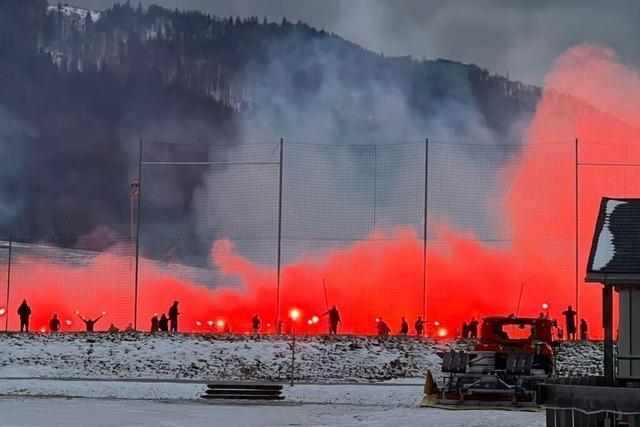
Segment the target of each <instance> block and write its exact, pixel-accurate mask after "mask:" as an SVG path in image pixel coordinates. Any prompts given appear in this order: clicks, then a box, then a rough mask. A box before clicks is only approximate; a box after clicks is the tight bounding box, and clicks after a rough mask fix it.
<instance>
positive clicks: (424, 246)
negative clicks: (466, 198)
mask: <svg viewBox="0 0 640 427" xmlns="http://www.w3.org/2000/svg"><path fill="white" fill-rule="evenodd" d="M428 202H429V139H428V138H427V139H425V140H424V224H423V230H422V256H423V260H422V321H423V322H426V320H427V227H428V224H429V223H428V219H427V218H428V208H429V203H428ZM423 334H424V332H423Z"/></svg>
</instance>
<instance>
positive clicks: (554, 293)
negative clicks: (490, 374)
mask: <svg viewBox="0 0 640 427" xmlns="http://www.w3.org/2000/svg"><path fill="white" fill-rule="evenodd" d="M639 100H640V79H639V78H638V75H637V73H636V72H635V71H632V70H630V69H628V68H626V67H625V66H624V65H622V64H620V63H619V62H618V60H617V58H616V57H615V55H614V54H613V52H611V51H610V50H608V49H606V48H602V47H598V46H593V45H583V46H578V47H575V48H572V49H570V50H569V51H567V52H566V53H564V54H563V55H562V56H560V57H559V58H558V59H557V61H556V62H555V64H554V66H553V68H552V71H551V72H550V74H549V76H548V77H547V80H546V84H545V90H544V93H543V96H542V99H541V101H540V103H539V105H538V107H537V110H536V114H535V117H534V119H533V121H532V123H531V125H530V128H529V130H528V132H527V135H526V140H525V144H524V147H523V149H522V151H521V152H520V153H519V154H518V155H517V156H515V157H514V158H513V159H511V161H509V162H508V163H507V164H506V166H505V167H504V170H503V173H502V174H501V175H500V176H501V178H502V180H504V181H505V186H506V188H508V190H507V191H506V193H505V195H504V199H503V206H504V208H505V209H504V210H505V212H506V215H505V217H506V218H507V220H508V223H509V226H510V227H509V229H510V233H511V238H510V239H509V240H508V242H507V243H504V244H491V245H489V244H483V243H481V242H480V241H478V240H476V239H475V238H474V236H473V235H471V234H469V233H468V232H463V231H459V230H456V229H454V228H453V227H451V226H448V225H446V224H445V222H446V219H440V218H431V219H430V222H431V224H434V223H436V224H438V225H437V226H436V227H435V229H436V235H435V236H430V237H431V239H432V240H431V241H430V244H429V255H428V271H427V276H428V285H427V298H426V307H427V319H428V320H430V321H431V322H432V324H431V325H432V327H433V324H434V323H435V321H439V322H440V323H441V324H442V325H443V326H444V327H446V328H447V329H448V330H449V331H454V330H455V329H457V328H458V325H459V324H460V323H461V322H462V321H463V320H468V319H470V317H471V316H483V315H490V314H508V313H510V312H515V311H517V310H518V309H519V313H520V314H522V315H532V316H535V315H537V314H538V313H539V312H540V311H542V310H541V305H542V303H548V304H549V305H550V310H551V314H552V315H553V316H559V315H560V311H561V310H563V309H564V308H565V307H566V306H567V305H568V304H573V305H574V306H575V283H574V280H575V279H574V274H575V270H574V253H575V252H574V251H575V240H574V236H575V144H574V143H573V140H574V138H577V139H578V140H579V141H580V142H579V145H578V153H579V159H580V162H581V163H584V164H593V163H608V164H620V163H638V160H639V159H640V150H638V148H637V145H638V144H637V142H636V140H637V136H638V134H639V132H638V130H639V126H640V102H638V101H639ZM638 178H640V171H638V168H621V167H614V166H593V165H585V166H581V167H580V170H579V189H580V192H579V194H580V199H579V212H580V216H579V224H580V229H579V236H580V240H579V266H578V274H579V278H580V285H579V290H580V299H579V309H580V313H579V315H580V317H584V318H586V319H587V320H588V321H589V322H590V324H591V332H592V336H600V335H601V334H600V332H599V319H600V293H599V292H600V290H599V287H598V286H596V285H585V284H584V283H583V282H582V278H583V277H584V274H585V264H586V258H587V255H588V248H589V245H590V242H591V236H592V233H593V229H594V223H595V214H596V212H597V206H598V202H599V200H600V197H602V196H605V195H606V196H625V197H633V196H640V194H639V193H640V191H639V190H640V189H638V188H637V186H636V185H633V184H634V183H636V182H639V181H638ZM378 233H381V232H378ZM382 234H384V233H382ZM382 234H380V235H372V236H371V237H374V239H370V240H365V241H361V242H357V243H355V244H353V245H351V246H349V247H346V248H341V249H335V250H331V251H328V252H327V253H325V254H323V255H322V256H320V257H318V256H317V255H316V256H304V255H303V256H302V257H301V259H300V260H299V261H297V262H295V263H293V264H289V265H284V266H283V269H282V285H281V293H280V295H281V296H280V307H281V316H282V317H283V318H286V317H287V312H288V311H289V310H290V309H291V308H293V307H295V308H298V309H300V311H301V313H302V319H301V320H300V322H299V323H300V325H299V326H298V327H297V328H298V330H299V331H301V332H324V331H325V330H326V320H323V322H321V323H320V324H319V325H311V326H310V325H307V319H309V318H311V317H312V316H314V315H319V314H321V313H322V312H324V311H325V310H326V309H327V306H326V302H325V292H324V289H323V284H322V279H323V278H324V279H325V282H326V288H327V299H328V303H329V305H332V304H335V305H337V306H338V308H339V309H340V310H341V312H342V317H343V325H342V331H344V332H354V333H374V331H375V318H376V317H379V316H384V317H385V319H386V320H387V321H388V322H389V323H390V325H391V327H392V329H394V330H397V328H398V327H399V322H400V317H401V316H406V317H407V319H408V321H409V322H410V323H413V320H414V319H415V318H416V317H417V316H418V315H421V314H422V306H423V290H422V289H423V286H422V283H423V262H422V260H423V247H422V241H421V240H420V239H419V238H417V233H416V231H415V230H412V229H398V230H394V231H390V232H388V233H386V234H384V235H382ZM378 237H393V239H378ZM115 253H116V252H115V251H106V252H104V253H102V254H100V255H98V256H97V257H95V259H93V260H92V261H90V262H89V263H88V265H84V266H80V267H68V266H67V267H63V266H61V265H59V264H54V263H50V264H47V263H43V262H37V263H36V262H34V261H30V260H29V259H26V258H18V260H17V261H16V266H15V268H14V270H15V271H16V273H14V283H15V284H16V285H15V288H16V289H18V290H19V291H16V293H14V294H12V295H11V301H10V303H9V309H10V312H9V313H10V315H11V322H10V325H9V326H10V328H11V329H13V328H16V327H17V326H18V323H17V317H16V315H15V309H16V308H17V305H18V304H19V302H20V301H21V300H22V298H27V299H28V300H29V302H30V304H31V306H32V308H33V309H34V316H33V322H32V323H33V327H34V328H36V329H39V328H40V327H42V326H45V325H46V323H47V321H48V319H49V316H50V314H51V313H52V312H57V313H58V314H59V316H60V317H61V319H62V320H63V329H65V325H64V321H65V320H67V319H70V320H73V322H74V324H73V325H72V326H71V327H66V329H77V328H78V327H79V326H81V325H80V324H79V322H78V319H77V318H76V317H75V314H74V313H75V311H76V310H80V312H81V313H82V314H83V315H85V316H95V315H97V314H98V313H100V312H102V311H106V312H107V315H106V316H105V319H103V320H102V321H101V323H100V324H99V325H98V326H99V327H98V328H97V329H106V327H108V325H109V323H111V322H114V323H116V324H117V325H118V326H120V327H123V326H125V325H126V324H127V323H129V322H132V321H133V319H132V313H133V291H134V290H133V287H132V285H131V283H132V280H131V279H132V277H133V272H132V270H131V269H130V261H129V258H126V257H119V256H117V255H116V254H115ZM211 260H212V263H213V264H214V265H215V266H216V267H217V268H218V270H219V271H221V272H222V273H223V274H224V276H226V277H228V278H229V280H230V282H229V283H228V284H226V285H225V284H224V283H222V284H220V286H219V287H218V288H217V289H215V290H211V289H208V288H206V287H203V286H200V285H197V284H194V283H189V282H187V281H184V280H180V279H177V278H175V277H174V276H172V275H171V274H169V273H168V271H167V270H165V269H164V268H163V267H161V266H158V265H156V264H154V263H152V262H151V261H147V260H144V259H143V260H142V261H141V275H140V277H141V282H140V293H139V306H138V307H139V311H138V313H139V327H140V328H146V327H147V324H148V319H149V318H150V317H151V316H152V315H153V314H154V313H162V312H166V311H167V309H168V307H169V305H170V304H171V302H172V301H173V300H174V299H177V300H179V301H180V304H181V311H182V313H183V314H182V316H181V320H180V321H181V330H186V331H191V330H200V331H204V330H207V329H212V328H214V327H215V322H217V321H219V320H223V321H225V322H229V324H230V325H231V329H232V330H234V331H247V330H248V329H249V323H250V318H251V316H253V314H255V313H260V315H261V317H262V318H263V323H264V325H265V326H266V325H267V324H271V325H270V326H268V327H266V329H269V330H273V329H274V325H272V323H273V321H274V319H275V304H276V290H275V269H273V268H271V267H265V266H260V265H255V264H253V263H251V262H249V261H248V260H247V259H245V258H243V257H242V256H239V255H237V254H236V253H234V248H233V244H232V242H229V241H224V240H223V241H217V242H215V244H214V246H213V249H212V255H211ZM123 272H124V273H123ZM232 281H233V282H232ZM237 281H239V282H240V283H241V286H240V287H238V286H237V285H232V284H231V283H236V282H237ZM521 290H522V298H521V300H520V292H521ZM17 292H19V295H18V294H17ZM0 297H1V295H0ZM324 319H326V318H324ZM208 321H212V323H213V325H214V326H209V325H208ZM196 322H201V326H196ZM0 326H1V323H0Z"/></svg>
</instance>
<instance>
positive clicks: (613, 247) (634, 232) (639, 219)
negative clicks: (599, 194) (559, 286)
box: [586, 197, 640, 286]
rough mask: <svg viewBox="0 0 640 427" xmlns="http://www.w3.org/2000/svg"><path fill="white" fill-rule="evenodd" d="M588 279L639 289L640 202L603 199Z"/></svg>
mask: <svg viewBox="0 0 640 427" xmlns="http://www.w3.org/2000/svg"><path fill="white" fill-rule="evenodd" d="M586 280H587V282H600V283H607V284H633V285H638V286H640V199H611V198H607V197H603V198H602V201H601V202H600V211H599V212H598V220H597V222H596V228H595V231H594V234H593V241H592V243H591V251H590V253H589V261H588V262H587V278H586Z"/></svg>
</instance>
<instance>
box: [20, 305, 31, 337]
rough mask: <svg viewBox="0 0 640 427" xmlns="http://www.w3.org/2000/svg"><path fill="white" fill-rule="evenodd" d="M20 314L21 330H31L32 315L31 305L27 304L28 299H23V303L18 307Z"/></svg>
mask: <svg viewBox="0 0 640 427" xmlns="http://www.w3.org/2000/svg"><path fill="white" fill-rule="evenodd" d="M18 316H20V332H22V331H25V332H29V317H30V316H31V307H29V305H28V304H27V300H26V299H23V300H22V304H20V307H18Z"/></svg>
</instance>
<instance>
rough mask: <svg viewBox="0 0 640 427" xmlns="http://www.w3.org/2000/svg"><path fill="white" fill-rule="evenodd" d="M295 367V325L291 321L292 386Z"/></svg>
mask: <svg viewBox="0 0 640 427" xmlns="http://www.w3.org/2000/svg"><path fill="white" fill-rule="evenodd" d="M295 367H296V325H295V321H292V322H291V387H293V375H294V374H295V369H296V368H295Z"/></svg>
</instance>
